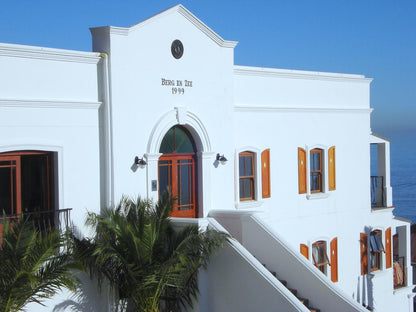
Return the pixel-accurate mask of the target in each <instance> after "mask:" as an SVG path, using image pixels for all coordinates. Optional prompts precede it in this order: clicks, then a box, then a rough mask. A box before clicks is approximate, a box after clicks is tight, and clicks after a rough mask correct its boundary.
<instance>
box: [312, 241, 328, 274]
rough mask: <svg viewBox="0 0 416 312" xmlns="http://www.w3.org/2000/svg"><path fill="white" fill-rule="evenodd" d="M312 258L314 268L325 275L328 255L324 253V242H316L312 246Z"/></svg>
mask: <svg viewBox="0 0 416 312" xmlns="http://www.w3.org/2000/svg"><path fill="white" fill-rule="evenodd" d="M312 258H313V262H314V264H315V266H316V267H317V268H318V269H319V270H320V271H321V272H322V273H324V274H326V265H327V264H330V262H329V258H328V254H327V252H326V242H325V241H318V242H315V243H313V245H312Z"/></svg>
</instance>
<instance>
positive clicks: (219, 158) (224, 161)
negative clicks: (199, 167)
mask: <svg viewBox="0 0 416 312" xmlns="http://www.w3.org/2000/svg"><path fill="white" fill-rule="evenodd" d="M217 161H218V162H219V163H220V164H221V165H224V164H225V163H226V162H227V161H228V159H227V158H225V156H224V155H220V154H217Z"/></svg>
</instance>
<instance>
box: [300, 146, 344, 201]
mask: <svg viewBox="0 0 416 312" xmlns="http://www.w3.org/2000/svg"><path fill="white" fill-rule="evenodd" d="M326 151H327V152H328V155H327V158H326V159H327V160H325V155H326V154H325V153H326ZM308 154H309V158H308ZM335 187H336V186H335V146H331V147H330V148H329V149H328V150H327V149H326V148H325V149H322V148H313V149H310V150H308V149H303V148H300V147H298V190H299V194H307V195H306V197H307V198H308V199H312V198H323V197H327V196H328V192H329V191H334V190H335ZM316 193H324V194H321V195H319V196H316V195H318V194H316ZM325 193H326V194H325ZM311 194H316V195H313V196H311Z"/></svg>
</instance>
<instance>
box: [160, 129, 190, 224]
mask: <svg viewBox="0 0 416 312" xmlns="http://www.w3.org/2000/svg"><path fill="white" fill-rule="evenodd" d="M160 152H161V153H163V155H162V156H161V157H160V158H159V196H160V195H162V194H163V193H164V192H166V191H170V192H171V194H172V196H173V197H174V198H175V201H174V206H173V210H172V214H171V216H172V217H181V218H196V217H197V205H196V203H197V201H196V166H195V164H196V156H195V144H194V142H193V140H192V137H191V135H190V133H189V132H188V131H187V130H186V129H185V128H183V127H181V126H175V127H173V128H171V129H170V130H169V131H168V132H167V134H166V135H165V137H164V139H163V142H162V145H161V148H160Z"/></svg>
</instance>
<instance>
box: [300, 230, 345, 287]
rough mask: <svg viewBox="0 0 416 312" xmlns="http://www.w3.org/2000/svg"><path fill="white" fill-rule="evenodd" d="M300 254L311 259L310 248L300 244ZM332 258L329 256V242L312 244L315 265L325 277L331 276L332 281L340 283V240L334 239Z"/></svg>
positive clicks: (331, 243)
mask: <svg viewBox="0 0 416 312" xmlns="http://www.w3.org/2000/svg"><path fill="white" fill-rule="evenodd" d="M300 253H301V254H302V255H303V256H304V257H305V258H306V259H309V247H308V246H307V245H306V244H300ZM329 257H330V258H328V254H327V241H325V240H321V241H317V242H315V243H313V244H312V261H313V264H314V265H315V266H316V267H317V268H318V269H319V270H320V271H321V272H322V273H324V274H325V275H331V281H333V282H334V283H336V282H338V238H337V237H334V238H333V239H332V240H331V242H330V256H329Z"/></svg>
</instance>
